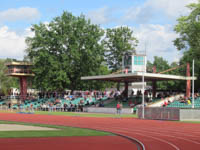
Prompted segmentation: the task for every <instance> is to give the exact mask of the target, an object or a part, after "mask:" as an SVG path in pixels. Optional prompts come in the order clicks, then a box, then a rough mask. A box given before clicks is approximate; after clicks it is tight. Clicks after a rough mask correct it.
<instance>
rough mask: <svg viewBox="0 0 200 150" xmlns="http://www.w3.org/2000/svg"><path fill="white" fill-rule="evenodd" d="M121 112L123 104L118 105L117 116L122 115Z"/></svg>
mask: <svg viewBox="0 0 200 150" xmlns="http://www.w3.org/2000/svg"><path fill="white" fill-rule="evenodd" d="M121 111H122V103H120V102H118V103H117V114H119V115H121Z"/></svg>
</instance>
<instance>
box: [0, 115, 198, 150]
mask: <svg viewBox="0 0 200 150" xmlns="http://www.w3.org/2000/svg"><path fill="white" fill-rule="evenodd" d="M0 120H8V121H20V122H31V123H43V124H54V125H64V126H73V127H81V128H90V129H96V130H103V131H109V132H113V133H117V134H121V135H125V136H128V137H132V138H134V139H137V140H138V141H140V142H142V143H143V144H144V146H145V149H146V150H200V125H199V124H190V123H180V122H171V121H156V120H139V119H133V118H90V117H68V116H53V115H31V114H6V113H0ZM111 137H112V136H110V138H111ZM117 137H118V136H117ZM118 138H120V137H118ZM122 139H123V138H121V140H122ZM118 140H120V139H118ZM123 140H124V142H125V141H126V142H125V143H126V144H123V142H122V141H121V144H122V145H121V146H120V145H118V148H119V149H133V150H134V149H136V146H135V145H134V144H133V143H132V144H130V141H129V142H128V141H127V140H125V139H123ZM111 141H112V140H111ZM105 142H106V140H105ZM116 142H117V140H116V141H115V140H114V142H111V143H110V144H111V147H109V144H108V145H106V144H105V145H104V141H103V142H100V143H101V144H103V146H104V148H103V149H109V150H111V149H114V150H116V149H115V148H114V147H113V146H112V145H113V144H115V143H116ZM97 143H98V142H97ZM117 143H118V142H117ZM0 144H1V143H0ZM124 145H126V146H125V147H123V146H124ZM96 146H97V145H96ZM87 149H88V150H90V146H88V148H87ZM92 149H93V148H92ZM95 149H97V150H98V147H97V148H95ZM101 149H102V147H101ZM99 150H100V149H99Z"/></svg>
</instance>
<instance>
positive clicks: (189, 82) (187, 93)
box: [186, 63, 191, 98]
mask: <svg viewBox="0 0 200 150" xmlns="http://www.w3.org/2000/svg"><path fill="white" fill-rule="evenodd" d="M186 76H187V77H190V64H189V63H187V71H186ZM190 94H191V81H190V80H187V83H186V97H187V98H188V97H190Z"/></svg>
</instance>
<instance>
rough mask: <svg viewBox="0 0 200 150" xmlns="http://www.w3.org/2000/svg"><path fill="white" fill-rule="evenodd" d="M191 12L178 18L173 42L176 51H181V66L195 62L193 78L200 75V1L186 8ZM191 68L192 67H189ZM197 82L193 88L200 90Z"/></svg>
mask: <svg viewBox="0 0 200 150" xmlns="http://www.w3.org/2000/svg"><path fill="white" fill-rule="evenodd" d="M187 7H188V8H189V9H190V10H191V12H190V14H189V15H187V16H182V17H180V18H178V24H177V25H176V26H175V28H174V30H175V31H176V33H178V34H179V37H178V38H177V39H176V40H174V45H175V46H176V47H177V49H178V50H182V51H183V57H182V58H181V60H180V63H181V64H186V63H187V62H189V63H190V64H191V66H192V60H193V59H194V60H195V76H197V77H198V79H199V75H200V60H199V58H200V0H198V3H192V4H190V5H188V6H187ZM191 68H192V67H191ZM198 82H200V81H199V80H197V81H196V84H195V88H200V84H199V83H198Z"/></svg>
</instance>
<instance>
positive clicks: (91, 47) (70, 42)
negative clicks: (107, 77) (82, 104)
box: [26, 12, 107, 91]
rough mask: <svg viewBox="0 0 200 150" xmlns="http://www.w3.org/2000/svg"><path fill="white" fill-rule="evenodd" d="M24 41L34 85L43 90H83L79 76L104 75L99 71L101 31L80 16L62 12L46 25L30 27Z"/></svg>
mask: <svg viewBox="0 0 200 150" xmlns="http://www.w3.org/2000/svg"><path fill="white" fill-rule="evenodd" d="M32 31H33V32H34V33H35V35H34V37H28V38H27V39H26V42H27V45H28V48H27V56H28V58H29V59H31V60H32V61H33V63H34V68H33V71H34V73H35V79H34V84H35V86H36V87H37V88H39V89H43V90H45V91H55V90H57V91H62V90H64V89H66V88H68V89H71V90H78V89H85V88H88V86H87V85H86V84H85V83H86V82H84V81H81V80H80V78H81V76H88V75H98V74H105V73H107V70H106V68H104V69H102V68H101V67H102V62H103V61H104V47H103V45H102V44H101V39H102V36H103V35H104V31H103V30H102V29H101V28H100V27H99V26H97V25H93V24H91V22H90V20H86V19H85V17H84V16H83V15H81V16H78V17H76V16H73V15H72V14H71V13H68V12H63V14H62V15H61V16H59V17H56V18H54V19H53V20H52V21H51V22H50V23H49V24H44V23H40V24H39V25H33V27H32Z"/></svg>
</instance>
